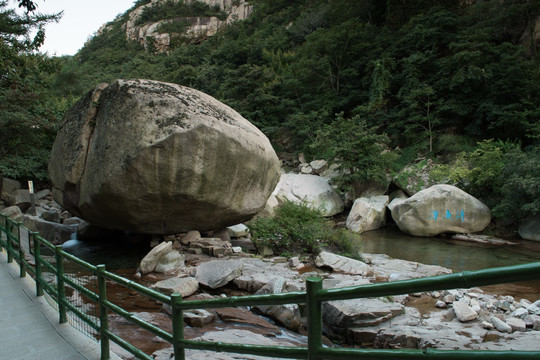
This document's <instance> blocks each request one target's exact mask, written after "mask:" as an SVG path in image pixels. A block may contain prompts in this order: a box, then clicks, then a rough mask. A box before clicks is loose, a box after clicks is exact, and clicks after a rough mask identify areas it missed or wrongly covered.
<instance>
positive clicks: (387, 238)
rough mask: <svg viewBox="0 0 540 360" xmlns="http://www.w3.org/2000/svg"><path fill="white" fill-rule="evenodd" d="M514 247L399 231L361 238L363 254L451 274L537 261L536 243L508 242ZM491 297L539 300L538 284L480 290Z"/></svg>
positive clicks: (538, 247) (539, 254)
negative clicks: (436, 267)
mask: <svg viewBox="0 0 540 360" xmlns="http://www.w3.org/2000/svg"><path fill="white" fill-rule="evenodd" d="M512 241H515V242H517V243H518V245H504V246H493V245H485V244H476V243H470V242H465V241H458V240H449V239H443V238H436V237H426V238H424V237H415V236H409V235H406V234H404V233H402V232H401V231H399V229H393V228H389V229H384V230H376V231H369V232H366V233H363V234H362V249H363V251H364V252H366V253H375V254H387V255H389V256H391V257H393V258H396V259H403V260H409V261H416V262H420V263H423V264H430V265H440V266H444V267H447V268H449V269H452V270H453V271H454V272H459V271H465V270H480V269H487V268H494V267H501V266H510V265H519V264H526V263H530V262H537V261H540V242H534V241H525V240H512ZM484 290H486V291H488V292H492V293H498V294H506V295H513V296H517V297H518V298H527V299H529V300H532V301H534V300H537V299H540V280H533V281H523V282H519V283H513V284H501V285H492V286H488V287H484Z"/></svg>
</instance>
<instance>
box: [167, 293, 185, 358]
mask: <svg viewBox="0 0 540 360" xmlns="http://www.w3.org/2000/svg"><path fill="white" fill-rule="evenodd" d="M181 302H182V294H178V293H174V294H172V295H171V307H172V325H173V349H174V359H175V360H184V359H185V357H186V354H185V351H184V347H183V346H182V345H181V344H180V340H183V339H184V312H183V311H182V309H181V308H180V303H181Z"/></svg>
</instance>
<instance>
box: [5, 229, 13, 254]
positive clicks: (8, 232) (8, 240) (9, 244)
mask: <svg viewBox="0 0 540 360" xmlns="http://www.w3.org/2000/svg"><path fill="white" fill-rule="evenodd" d="M12 226H13V224H12V223H11V221H9V220H6V245H7V246H6V250H7V262H8V263H12V262H13V243H12V242H11V231H12V230H13V229H12Z"/></svg>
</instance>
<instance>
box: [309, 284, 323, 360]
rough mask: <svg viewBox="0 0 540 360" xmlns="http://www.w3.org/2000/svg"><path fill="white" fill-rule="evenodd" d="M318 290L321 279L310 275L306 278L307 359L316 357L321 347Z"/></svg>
mask: <svg viewBox="0 0 540 360" xmlns="http://www.w3.org/2000/svg"><path fill="white" fill-rule="evenodd" d="M320 290H322V279H320V278H314V277H311V278H308V279H307V280H306V297H307V299H306V305H307V306H306V307H307V318H308V329H307V332H308V359H309V360H316V359H318V358H319V357H318V352H319V350H320V349H321V348H322V309H321V301H320V300H318V299H317V292H318V291H320Z"/></svg>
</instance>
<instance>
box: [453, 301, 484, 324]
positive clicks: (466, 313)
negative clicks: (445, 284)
mask: <svg viewBox="0 0 540 360" xmlns="http://www.w3.org/2000/svg"><path fill="white" fill-rule="evenodd" d="M453 309H454V312H455V314H456V317H457V319H458V320H459V321H461V322H467V321H471V320H475V319H477V318H478V313H476V311H474V310H473V309H472V308H471V307H470V306H469V305H468V304H467V303H466V302H464V301H456V302H454V303H453Z"/></svg>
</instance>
